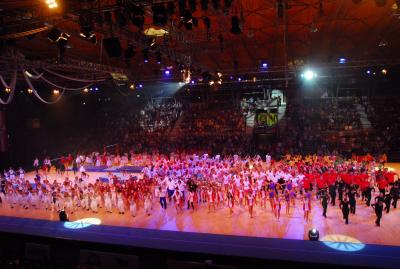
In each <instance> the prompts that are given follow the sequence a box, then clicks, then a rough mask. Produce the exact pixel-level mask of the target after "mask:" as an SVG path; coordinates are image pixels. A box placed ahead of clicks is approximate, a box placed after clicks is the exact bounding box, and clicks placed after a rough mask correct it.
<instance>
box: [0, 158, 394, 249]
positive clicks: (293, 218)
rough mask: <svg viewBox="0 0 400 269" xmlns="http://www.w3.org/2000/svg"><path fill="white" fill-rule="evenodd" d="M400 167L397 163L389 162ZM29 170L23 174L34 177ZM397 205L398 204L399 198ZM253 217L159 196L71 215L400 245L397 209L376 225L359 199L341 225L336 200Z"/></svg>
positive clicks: (29, 214)
mask: <svg viewBox="0 0 400 269" xmlns="http://www.w3.org/2000/svg"><path fill="white" fill-rule="evenodd" d="M387 166H389V167H392V168H394V169H395V170H397V172H400V164H388V165H387ZM102 174H103V173H90V180H94V179H95V178H97V177H98V176H100V175H102ZM32 175H33V174H32V173H29V174H28V175H27V176H28V177H27V178H28V179H29V177H32ZM48 178H49V179H50V180H51V181H52V180H54V179H57V180H61V178H57V176H56V175H55V174H54V173H52V174H50V175H49V176H48ZM399 206H400V203H399ZM0 215H3V216H13V217H24V218H32V219H46V220H53V221H58V214H57V212H54V211H53V212H52V211H46V210H41V209H28V210H25V209H22V208H14V209H11V208H9V207H8V205H4V204H2V205H1V206H0ZM254 215H255V217H254V218H253V219H251V218H250V217H249V215H248V212H247V209H246V208H244V207H243V208H241V207H235V209H234V213H233V215H230V214H229V210H228V209H227V208H226V207H225V206H224V207H222V206H221V207H220V208H217V210H216V212H212V213H208V209H207V207H206V205H200V206H198V208H197V209H196V210H195V211H194V212H191V211H187V210H185V211H184V212H183V213H181V214H176V211H175V208H174V207H173V206H170V205H169V206H168V208H167V210H166V211H163V210H161V207H160V205H159V203H158V202H157V201H153V211H152V215H151V216H147V215H145V213H144V212H143V208H141V207H140V208H139V210H138V213H137V216H136V217H135V218H134V217H132V216H130V214H129V213H128V212H126V213H125V215H119V214H118V213H117V212H116V210H115V212H113V213H112V214H109V213H105V212H104V210H103V209H100V212H99V213H98V214H94V213H91V212H86V211H81V210H80V211H77V212H75V213H74V214H70V215H69V217H70V220H71V221H74V220H78V219H83V218H98V219H100V220H101V224H104V225H114V226H127V227H137V228H148V229H159V230H171V231H182V232H197V233H211V234H224V235H239V236H255V237H270V238H286V239H300V240H301V239H305V240H308V231H309V229H311V228H313V227H315V228H317V229H318V230H319V232H320V236H321V238H323V237H324V236H326V235H331V234H340V235H345V236H349V237H352V238H355V239H357V240H359V241H361V242H362V243H365V244H379V245H394V246H400V233H398V231H399V228H400V209H399V208H398V209H393V208H392V209H391V212H390V213H389V214H386V213H385V214H384V216H383V218H382V221H381V227H376V226H375V224H374V221H375V214H374V211H373V209H372V208H368V207H367V206H366V205H365V204H364V203H361V201H358V203H357V211H356V215H350V224H349V225H345V224H344V222H343V220H342V217H341V211H340V209H339V207H338V205H336V206H335V207H332V206H329V207H328V218H327V219H325V218H324V217H322V208H321V205H320V203H319V201H314V202H313V210H312V212H311V215H310V221H309V223H306V222H305V221H304V220H303V210H302V208H301V205H300V201H298V202H297V205H296V208H295V209H294V210H293V208H292V213H291V214H290V215H289V216H286V214H285V206H284V205H283V207H282V211H281V219H280V220H279V221H278V220H276V219H275V217H274V216H273V214H272V212H271V209H270V207H269V205H267V208H266V209H263V208H260V207H258V206H256V207H255V214H254Z"/></svg>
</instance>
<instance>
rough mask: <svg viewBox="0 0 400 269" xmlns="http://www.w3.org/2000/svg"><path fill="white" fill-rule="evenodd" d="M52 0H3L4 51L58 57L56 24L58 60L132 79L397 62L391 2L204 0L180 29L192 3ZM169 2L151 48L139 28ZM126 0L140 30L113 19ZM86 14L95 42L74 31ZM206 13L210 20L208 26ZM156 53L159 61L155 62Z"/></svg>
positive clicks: (399, 13) (399, 14) (399, 44)
mask: <svg viewBox="0 0 400 269" xmlns="http://www.w3.org/2000/svg"><path fill="white" fill-rule="evenodd" d="M32 2H35V4H32ZM56 2H58V4H59V7H57V8H55V9H49V8H48V7H47V4H46V1H45V0H36V1H28V0H3V1H1V2H0V17H1V22H0V25H2V26H1V28H0V38H1V39H2V40H3V44H5V45H4V46H3V55H4V51H6V50H7V48H10V47H13V48H16V49H17V50H18V51H19V52H21V53H22V54H23V55H24V56H25V57H26V58H27V59H30V60H48V59H52V58H57V55H58V53H59V49H58V48H57V46H56V45H55V44H54V43H51V42H50V41H49V40H48V38H47V37H48V33H49V31H50V29H51V28H52V27H56V28H57V29H60V30H61V31H63V32H66V33H68V34H69V35H70V36H71V37H70V39H69V41H68V45H67V46H66V49H65V54H64V57H68V58H71V59H75V60H81V61H87V62H93V63H97V64H102V65H107V66H111V67H119V68H124V69H127V70H129V73H130V74H131V75H132V76H133V77H135V78H143V77H147V76H156V75H157V73H161V72H162V71H160V70H162V69H164V68H166V67H167V66H174V68H177V64H179V63H180V64H182V65H185V66H193V68H194V70H196V71H197V72H200V73H201V72H204V71H208V72H213V73H214V72H217V71H222V72H224V73H228V72H254V71H257V70H258V69H259V67H260V64H261V63H263V62H267V63H268V66H269V68H274V67H275V68H278V67H284V66H286V65H288V66H292V65H295V64H298V63H300V64H301V63H311V64H329V63H336V62H337V61H338V59H339V58H340V57H345V58H346V59H347V60H348V61H349V62H362V63H365V64H366V65H367V64H369V62H379V63H382V64H385V63H388V62H391V61H397V60H398V59H400V50H399V49H398V48H400V34H399V33H400V20H399V18H400V8H397V5H396V4H395V3H396V0H387V1H386V0H234V1H226V0H225V1H224V0H220V1H218V0H210V1H208V2H209V4H208V8H207V10H204V9H203V8H202V7H201V2H205V1H203V0H198V1H195V2H196V3H197V7H196V10H195V11H193V13H192V16H193V17H194V18H197V19H198V26H197V27H196V26H194V27H193V29H192V30H187V29H186V28H185V26H181V27H180V26H179V23H180V21H181V19H180V15H179V3H181V4H182V2H186V7H187V8H188V9H190V7H191V6H190V4H191V3H193V2H194V1H189V0H188V1H134V0H131V1H129V0H128V1H126V0H125V1H124V0H69V1H60V0H58V1H56ZM168 2H174V3H175V12H174V13H173V15H170V16H169V18H168V22H167V23H166V25H165V26H163V27H155V28H156V29H160V28H162V29H164V30H166V31H168V33H169V34H168V35H167V36H164V37H157V38H155V41H156V43H157V47H156V48H155V49H154V50H153V49H150V48H149V44H150V41H149V40H152V38H149V37H148V36H146V35H144V34H143V30H145V29H148V28H150V27H154V26H153V16H152V8H151V7H152V5H153V4H154V3H165V5H167V4H168ZM206 2H207V1H206ZM397 2H400V1H397ZM129 4H135V5H140V6H142V7H143V10H144V14H145V15H144V18H145V20H144V26H143V29H140V28H138V27H136V26H134V25H133V24H132V22H131V21H130V20H129V19H127V24H126V25H123V23H121V22H120V21H119V20H118V19H121V18H118V16H116V13H115V12H116V11H121V12H120V13H119V14H121V13H122V15H124V16H125V18H126V16H127V11H126V7H127V5H129ZM216 4H219V5H218V7H215V6H214V5H216ZM108 11H110V12H111V14H112V23H111V24H110V23H106V22H105V23H102V24H101V25H100V24H99V23H97V22H98V21H97V16H98V14H100V16H103V15H104V14H105V12H108ZM88 13H91V14H92V18H93V21H94V32H95V34H96V36H97V40H98V42H97V43H96V44H93V43H92V42H90V41H88V40H85V39H84V38H81V37H80V36H79V33H80V25H79V17H80V15H81V16H82V14H88ZM85 16H86V15H85ZM232 16H237V18H238V19H239V27H240V29H241V33H239V34H234V33H231V27H232V25H231V18H232ZM205 17H207V18H208V19H209V21H210V26H209V29H207V27H206V24H205V23H204V18H205ZM102 18H103V20H104V16H103V17H102ZM121 25H122V26H121ZM111 36H113V37H118V38H119V40H120V43H121V47H122V50H123V51H124V50H125V49H126V48H127V47H128V45H132V46H133V48H134V52H135V54H134V56H133V57H132V58H130V59H129V60H126V59H124V53H122V56H120V57H117V58H115V57H109V56H108V55H107V53H106V51H105V49H104V47H103V45H102V44H103V42H101V40H102V39H103V38H108V37H111ZM4 47H5V49H4ZM143 49H149V58H150V61H149V62H148V63H144V60H143V53H142V50H143ZM158 52H159V53H160V54H161V57H162V62H161V64H157V63H156V60H155V59H156V56H155V55H156V54H157V53H158ZM64 68H65V67H64Z"/></svg>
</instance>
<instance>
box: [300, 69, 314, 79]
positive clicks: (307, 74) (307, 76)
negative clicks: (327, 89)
mask: <svg viewBox="0 0 400 269" xmlns="http://www.w3.org/2000/svg"><path fill="white" fill-rule="evenodd" d="M301 77H302V78H304V79H305V80H307V81H311V80H313V79H315V78H316V77H317V73H315V72H314V71H312V70H306V71H304V72H303V73H302V74H301Z"/></svg>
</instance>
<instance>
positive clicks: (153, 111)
mask: <svg viewBox="0 0 400 269" xmlns="http://www.w3.org/2000/svg"><path fill="white" fill-rule="evenodd" d="M181 113H182V103H181V102H177V101H176V100H175V99H172V98H171V99H164V100H157V101H154V100H152V101H150V102H148V103H147V105H146V106H145V107H144V109H143V110H141V111H140V115H139V124H140V126H141V127H142V128H143V129H144V130H146V131H149V132H155V131H160V130H161V131H162V130H165V129H167V128H169V127H171V126H172V125H173V124H174V123H175V121H176V120H177V119H178V118H179V116H180V115H181Z"/></svg>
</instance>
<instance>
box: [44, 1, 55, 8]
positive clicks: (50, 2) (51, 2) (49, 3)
mask: <svg viewBox="0 0 400 269" xmlns="http://www.w3.org/2000/svg"><path fill="white" fill-rule="evenodd" d="M46 4H47V6H48V7H49V8H50V9H53V8H56V7H58V4H57V2H56V1H55V0H46Z"/></svg>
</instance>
